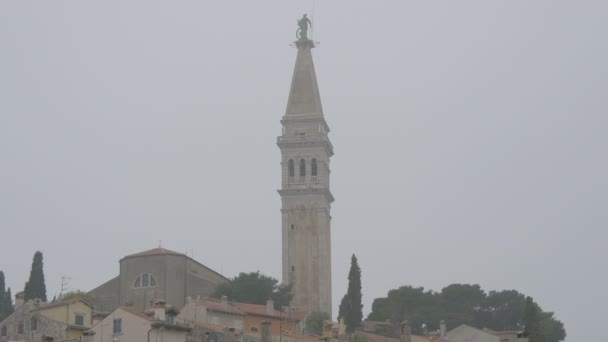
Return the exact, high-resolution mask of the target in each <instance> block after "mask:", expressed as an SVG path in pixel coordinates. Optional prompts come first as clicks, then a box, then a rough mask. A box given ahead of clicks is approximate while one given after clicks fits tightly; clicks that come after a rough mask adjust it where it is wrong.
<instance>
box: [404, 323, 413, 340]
mask: <svg viewBox="0 0 608 342" xmlns="http://www.w3.org/2000/svg"><path fill="white" fill-rule="evenodd" d="M401 342H412V327H410V324H409V323H408V322H407V321H403V322H401Z"/></svg>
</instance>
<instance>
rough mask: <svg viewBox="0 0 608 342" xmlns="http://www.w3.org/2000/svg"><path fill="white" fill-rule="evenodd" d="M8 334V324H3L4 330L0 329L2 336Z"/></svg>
mask: <svg viewBox="0 0 608 342" xmlns="http://www.w3.org/2000/svg"><path fill="white" fill-rule="evenodd" d="M6 335H8V328H7V327H6V325H3V326H2V331H0V336H2V337H4V336H6Z"/></svg>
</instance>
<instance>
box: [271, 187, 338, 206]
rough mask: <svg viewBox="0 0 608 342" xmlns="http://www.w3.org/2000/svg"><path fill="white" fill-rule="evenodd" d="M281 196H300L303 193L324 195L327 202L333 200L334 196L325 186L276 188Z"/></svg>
mask: <svg viewBox="0 0 608 342" xmlns="http://www.w3.org/2000/svg"><path fill="white" fill-rule="evenodd" d="M277 192H278V193H279V195H281V197H287V196H298V197H302V196H303V195H324V196H325V198H326V199H327V202H329V203H332V202H333V201H334V196H333V195H332V194H331V191H329V189H327V188H305V189H281V190H277Z"/></svg>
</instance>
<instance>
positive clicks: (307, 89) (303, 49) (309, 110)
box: [285, 39, 323, 115]
mask: <svg viewBox="0 0 608 342" xmlns="http://www.w3.org/2000/svg"><path fill="white" fill-rule="evenodd" d="M295 44H296V47H297V48H298V56H297V57H296V66H295V68H294V71H293V78H292V80H291V90H290V91H289V100H288V101H287V111H286V112H285V115H298V114H323V108H322V107H321V96H320V95H319V86H318V85H317V75H316V74H315V66H314V64H313V62H312V53H311V50H312V48H314V47H315V43H314V42H313V41H312V40H309V39H300V40H298V41H296V42H295Z"/></svg>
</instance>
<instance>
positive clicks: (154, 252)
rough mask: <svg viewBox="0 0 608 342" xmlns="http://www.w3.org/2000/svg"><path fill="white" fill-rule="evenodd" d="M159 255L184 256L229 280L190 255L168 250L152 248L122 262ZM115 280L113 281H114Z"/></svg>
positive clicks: (131, 255) (132, 255)
mask: <svg viewBox="0 0 608 342" xmlns="http://www.w3.org/2000/svg"><path fill="white" fill-rule="evenodd" d="M158 255H175V256H183V257H185V258H188V259H189V260H192V261H193V262H195V263H197V264H198V265H200V266H202V267H204V268H206V269H208V270H209V271H211V272H213V273H215V274H217V275H219V276H220V277H222V278H224V279H225V280H228V278H226V277H224V276H223V275H222V274H220V273H218V272H216V271H214V270H212V269H211V268H209V267H207V266H205V265H203V264H201V263H200V262H198V261H196V260H194V259H193V258H191V257H189V256H188V255H186V254H184V253H180V252H176V251H172V250H170V249H166V248H160V247H159V248H152V249H149V250H147V251H143V252H139V253H135V254H130V255H127V256H126V257H123V258H122V259H120V261H121V262H122V261H123V260H124V259H127V258H137V257H147V256H158ZM112 280H113V279H112Z"/></svg>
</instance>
